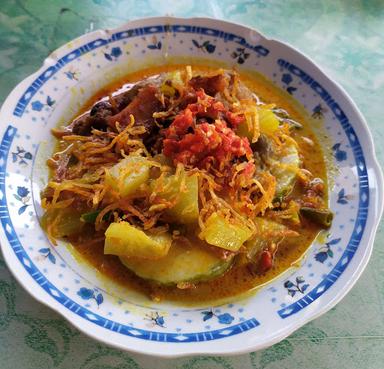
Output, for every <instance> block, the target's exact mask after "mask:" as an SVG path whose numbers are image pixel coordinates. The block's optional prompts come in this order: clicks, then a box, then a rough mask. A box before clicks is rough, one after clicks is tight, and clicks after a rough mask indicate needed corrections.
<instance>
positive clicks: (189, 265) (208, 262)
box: [120, 240, 233, 285]
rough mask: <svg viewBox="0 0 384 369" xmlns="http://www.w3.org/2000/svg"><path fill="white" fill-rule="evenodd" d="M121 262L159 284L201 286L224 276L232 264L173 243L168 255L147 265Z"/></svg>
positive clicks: (195, 247) (138, 261)
mask: <svg viewBox="0 0 384 369" xmlns="http://www.w3.org/2000/svg"><path fill="white" fill-rule="evenodd" d="M120 260H121V262H122V263H123V264H124V265H125V266H126V267H127V268H128V269H130V270H132V271H133V272H134V273H135V274H136V275H138V276H139V277H141V278H144V279H149V280H152V281H155V282H157V283H159V284H164V285H172V284H178V283H181V282H201V281H206V280H209V279H212V278H216V277H218V276H220V275H221V274H223V273H224V272H225V271H226V270H227V269H228V268H229V267H230V266H231V264H232V262H233V258H231V259H230V260H222V259H220V258H218V257H217V256H215V255H214V254H213V253H211V252H210V251H209V250H208V249H204V246H199V245H188V244H184V243H181V242H180V241H177V240H175V241H174V242H173V244H172V246H171V248H170V250H169V252H168V254H167V255H166V256H165V257H163V258H161V259H158V260H156V262H152V263H149V262H148V261H146V260H144V259H139V258H135V257H132V258H127V257H120Z"/></svg>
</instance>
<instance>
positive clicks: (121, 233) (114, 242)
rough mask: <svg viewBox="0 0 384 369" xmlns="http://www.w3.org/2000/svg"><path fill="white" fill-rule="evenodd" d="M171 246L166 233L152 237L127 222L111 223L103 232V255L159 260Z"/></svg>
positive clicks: (169, 237) (170, 238)
mask: <svg viewBox="0 0 384 369" xmlns="http://www.w3.org/2000/svg"><path fill="white" fill-rule="evenodd" d="M171 244H172V237H171V235H169V234H167V233H162V234H158V235H152V234H147V233H145V232H143V231H141V230H140V229H137V228H135V227H133V226H132V225H130V224H129V223H128V222H120V223H111V224H110V225H109V227H108V228H107V230H106V232H105V243H104V254H112V255H118V256H124V257H133V256H134V257H137V258H145V259H159V258H162V257H164V256H165V255H167V253H168V251H169V248H170V247H171Z"/></svg>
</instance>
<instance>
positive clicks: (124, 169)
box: [105, 154, 151, 197]
mask: <svg viewBox="0 0 384 369" xmlns="http://www.w3.org/2000/svg"><path fill="white" fill-rule="evenodd" d="M150 168H151V164H150V162H149V160H148V159H146V158H144V157H142V156H139V155H135V154H132V155H130V156H128V157H126V158H124V159H123V160H121V161H120V162H118V163H117V164H115V165H114V166H113V167H112V168H109V169H108V170H107V172H106V177H105V181H106V183H107V184H108V185H109V186H110V187H111V188H112V189H113V190H115V191H116V192H118V193H119V194H120V196H122V197H126V196H129V195H132V194H133V193H134V192H135V191H136V190H137V189H138V188H139V187H140V186H141V185H142V184H143V183H145V182H146V181H147V180H148V178H149V170H150Z"/></svg>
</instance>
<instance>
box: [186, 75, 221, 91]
mask: <svg viewBox="0 0 384 369" xmlns="http://www.w3.org/2000/svg"><path fill="white" fill-rule="evenodd" d="M189 84H190V85H191V86H192V87H193V88H194V89H195V90H199V89H200V88H202V89H203V90H204V92H205V93H206V94H207V95H210V96H215V95H216V94H217V93H219V92H222V91H224V89H225V88H226V87H227V86H228V80H227V78H226V77H225V76H224V75H223V74H218V75H216V76H212V77H202V76H196V77H193V78H192V79H191V80H190V81H189Z"/></svg>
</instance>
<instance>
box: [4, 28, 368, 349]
mask: <svg viewBox="0 0 384 369" xmlns="http://www.w3.org/2000/svg"><path fill="white" fill-rule="evenodd" d="M169 31H172V32H188V33H197V34H203V35H207V36H213V37H220V38H223V39H224V40H227V41H232V42H235V43H237V44H240V45H241V46H243V47H245V48H248V49H250V50H253V51H254V52H256V53H257V54H258V55H260V56H266V55H268V53H269V50H268V49H266V48H265V47H263V46H261V45H256V46H253V45H250V44H248V43H247V42H246V40H245V39H244V38H243V37H239V36H236V35H234V34H231V33H226V32H223V31H220V30H215V29H210V28H205V27H196V26H190V25H172V26H168V25H159V26H151V27H144V28H135V29H129V30H126V31H122V32H117V33H115V34H113V35H112V36H111V37H110V38H109V39H101V38H100V39H97V40H94V41H92V42H90V43H87V44H85V45H83V46H81V47H79V48H78V49H76V50H73V51H71V52H70V53H68V54H66V55H65V56H64V57H63V58H61V59H59V60H58V61H57V63H56V64H55V65H53V66H51V67H49V68H47V69H46V70H45V71H44V72H43V73H42V74H40V75H39V77H37V79H35V80H34V81H33V82H32V84H31V85H30V86H29V87H28V89H27V90H26V91H25V93H24V94H23V96H22V97H21V98H20V100H19V101H18V102H17V105H16V108H15V109H14V112H13V114H14V116H16V117H21V116H22V115H23V113H24V111H25V109H26V107H27V105H28V104H29V102H30V101H31V99H32V97H33V96H34V95H35V94H36V92H37V91H38V90H39V89H40V88H41V86H43V84H44V83H45V82H46V81H48V80H49V79H50V78H51V77H52V76H53V75H54V74H55V73H56V72H57V71H58V70H59V69H61V68H62V67H63V66H64V65H66V64H68V63H70V62H72V61H73V60H75V59H76V58H78V57H79V56H81V55H83V54H85V53H87V52H90V51H91V50H94V49H96V48H98V47H101V46H105V45H106V44H108V43H111V42H114V41H117V40H120V39H124V38H129V37H137V36H144V35H153V34H156V33H164V32H169ZM278 64H279V65H280V66H281V67H282V68H285V69H288V70H289V71H290V72H291V73H292V74H293V75H295V76H297V77H299V78H300V79H301V80H302V81H303V82H304V83H306V84H308V85H309V86H310V87H311V88H312V89H313V90H314V91H315V92H316V93H317V94H318V95H319V96H320V97H321V98H322V99H323V100H324V102H325V103H326V104H327V105H328V107H329V108H330V109H331V110H332V112H333V113H334V114H335V116H336V118H337V119H338V120H339V122H340V124H341V126H342V128H343V129H344V131H345V134H346V135H347V137H348V140H349V142H350V145H351V148H352V149H353V153H354V157H355V160H356V164H357V170H358V176H359V191H360V192H359V210H358V216H357V218H356V222H355V225H354V231H353V234H352V236H351V238H350V240H349V243H348V246H347V247H346V250H345V252H344V254H343V255H342V257H341V258H340V260H339V261H338V263H337V264H336V266H335V267H334V268H333V270H332V271H331V272H330V273H329V274H328V275H327V276H326V277H325V278H324V279H323V281H322V282H321V283H320V284H318V285H317V286H316V287H315V288H314V289H312V290H311V291H310V292H309V293H308V294H307V295H305V296H304V297H302V298H301V299H299V300H298V301H296V302H295V303H293V304H291V305H289V306H287V307H284V308H283V309H281V310H279V311H278V312H277V313H278V315H279V316H280V317H281V318H283V319H285V318H287V317H289V316H291V315H293V314H295V313H297V312H298V311H300V310H302V309H303V308H304V307H305V306H307V305H309V304H311V303H312V302H313V301H314V300H316V299H317V298H318V297H319V296H321V295H322V294H323V293H324V292H325V291H326V290H327V289H329V288H330V287H331V286H332V285H333V284H334V283H335V281H336V280H337V279H338V278H339V277H340V275H341V274H342V273H343V271H344V270H345V268H346V267H347V265H348V264H349V262H350V261H351V259H352V257H353V255H354V254H355V253H356V250H357V247H358V245H359V242H360V240H361V237H362V235H363V233H364V228H365V225H366V221H367V215H368V205H369V187H368V175H367V170H366V166H365V160H364V156H363V152H362V148H361V146H360V143H359V140H358V138H357V136H356V134H355V132H354V129H353V128H352V126H351V125H350V123H349V121H348V118H347V117H346V115H345V114H344V112H343V111H342V110H341V108H340V107H339V105H338V104H337V103H336V102H335V101H334V100H333V98H332V96H331V95H330V94H329V93H328V92H327V91H326V90H325V89H324V88H323V87H322V86H321V85H320V84H319V83H318V82H316V81H315V80H314V79H313V78H312V77H310V76H309V75H307V74H306V73H305V72H304V71H302V70H301V69H300V68H298V67H296V66H295V65H293V64H291V63H289V62H287V61H284V60H281V59H280V60H279V61H278ZM16 131H17V129H16V128H15V127H12V126H11V125H10V126H8V129H7V130H6V132H5V134H4V136H3V138H2V142H1V147H0V158H1V159H0V191H1V192H2V193H3V197H2V198H1V199H0V219H1V223H2V226H3V229H4V232H5V235H6V237H7V239H8V241H9V243H10V245H11V247H12V249H13V251H14V252H15V254H16V256H17V258H18V259H19V260H20V262H21V263H22V264H23V266H24V268H25V269H26V271H27V272H28V273H29V274H30V275H31V277H32V278H34V280H35V281H36V282H37V283H38V284H39V285H40V286H41V287H42V288H43V289H44V290H45V291H46V292H47V293H48V294H50V295H51V296H52V297H53V298H54V299H55V300H56V301H58V302H59V303H60V304H62V305H63V306H65V307H66V308H67V309H69V310H71V311H72V312H74V313H75V314H77V315H79V316H81V317H83V318H84V319H87V320H88V321H90V322H92V323H95V324H97V325H99V326H101V327H104V328H106V329H109V330H112V331H115V332H118V333H121V334H125V335H128V336H132V337H136V338H141V339H145V340H152V341H159V342H166V341H167V342H197V341H207V340H215V339H220V338H224V337H229V336H232V335H235V334H239V333H241V332H243V331H247V330H250V329H252V328H255V327H257V326H259V325H260V323H259V322H258V321H257V320H256V319H255V318H251V319H248V320H246V321H244V322H241V323H239V324H237V325H233V326H228V327H225V328H223V329H218V330H214V331H206V332H197V333H161V332H154V331H147V330H142V329H136V328H133V327H130V326H126V325H122V324H120V323H117V322H114V321H112V320H109V319H106V318H104V317H102V316H100V315H97V314H94V313H92V312H91V311H89V310H88V309H86V308H84V307H82V306H80V305H79V304H77V303H76V302H74V301H73V300H71V299H69V298H68V297H67V296H66V295H64V294H63V293H62V292H61V291H59V290H58V289H57V288H56V287H55V286H54V285H52V284H51V283H50V282H49V281H48V280H47V279H46V278H45V276H44V275H43V274H42V273H41V272H40V271H39V270H38V269H37V267H36V266H35V265H34V264H33V263H32V261H31V259H30V258H29V256H28V255H27V254H26V252H25V250H24V249H23V247H22V245H21V243H20V241H19V239H18V236H17V234H16V232H15V229H14V227H13V225H12V222H11V219H10V216H9V212H8V208H7V202H6V196H5V174H6V167H7V158H8V154H9V149H10V146H11V143H12V141H13V138H14V136H15V134H16Z"/></svg>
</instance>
